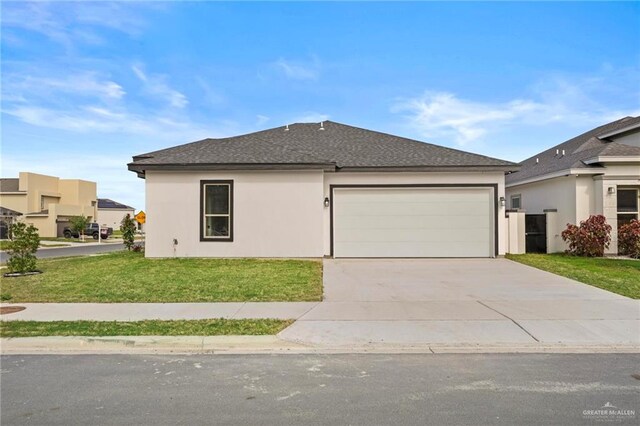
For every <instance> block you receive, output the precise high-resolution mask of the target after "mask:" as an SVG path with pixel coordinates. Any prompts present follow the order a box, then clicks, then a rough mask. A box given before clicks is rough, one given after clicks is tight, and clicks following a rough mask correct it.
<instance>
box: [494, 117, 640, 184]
mask: <svg viewBox="0 0 640 426" xmlns="http://www.w3.org/2000/svg"><path fill="white" fill-rule="evenodd" d="M638 123H640V116H638V117H625V118H622V119H620V120H616V121H613V122H611V123H608V124H605V125H603V126H600V127H596V128H595V129H593V130H589V131H588V132H586V133H583V134H581V135H580V136H576V137H575V138H572V139H569V140H568V141H566V142H563V143H561V144H560V145H556V146H554V147H552V148H549V149H547V150H546V151H542V152H541V153H539V154H536V155H534V156H532V157H530V158H527V159H526V160H524V161H523V162H522V163H521V165H522V167H521V168H520V170H519V171H517V172H514V173H510V174H508V175H507V176H506V178H505V179H506V183H507V184H511V183H517V182H520V181H523V180H527V179H531V178H535V177H538V176H543V175H547V174H549V173H554V172H559V171H562V170H568V169H593V170H597V169H598V168H602V166H601V165H598V164H592V165H589V164H585V163H584V161H586V160H589V159H591V158H594V157H599V156H616V157H625V156H639V155H640V148H639V147H636V146H631V145H625V144H621V143H617V142H610V141H609V140H608V139H605V138H600V135H606V134H609V133H611V132H614V131H616V130H621V129H626V128H627V127H630V126H632V125H634V124H638ZM556 151H559V154H556ZM562 151H564V153H565V154H564V155H562ZM536 159H538V162H537V163H536Z"/></svg>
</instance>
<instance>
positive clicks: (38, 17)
mask: <svg viewBox="0 0 640 426" xmlns="http://www.w3.org/2000/svg"><path fill="white" fill-rule="evenodd" d="M149 7H155V5H152V4H151V2H149V3H147V4H145V2H142V3H135V2H127V3H122V2H80V1H76V2H65V3H64V4H61V3H60V2H56V1H51V2H49V1H32V2H7V3H3V5H2V9H3V10H2V12H3V13H2V18H1V21H2V26H3V30H5V31H6V30H7V29H9V30H12V29H21V30H26V31H31V32H36V33H39V34H42V35H44V36H45V37H47V38H48V39H50V40H52V41H54V42H56V43H58V44H61V45H63V46H64V47H65V48H67V49H68V50H72V49H74V48H75V47H76V45H77V44H79V43H80V44H103V43H104V42H105V39H104V38H103V37H102V36H101V35H100V34H99V32H100V30H104V29H107V30H111V31H118V32H121V33H125V34H129V35H136V34H139V33H140V32H141V30H142V28H144V26H145V22H144V21H143V20H142V19H140V18H139V16H138V14H136V13H135V11H136V10H137V9H140V8H146V9H148V8H149ZM4 38H5V37H4V36H3V39H4ZM9 40H13V42H21V40H22V39H20V38H19V37H18V36H17V35H16V34H10V35H9Z"/></svg>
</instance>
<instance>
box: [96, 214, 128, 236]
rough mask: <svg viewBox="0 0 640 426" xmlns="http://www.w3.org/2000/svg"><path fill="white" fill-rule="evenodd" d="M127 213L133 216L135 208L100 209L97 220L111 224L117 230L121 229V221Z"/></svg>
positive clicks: (102, 223) (104, 223)
mask: <svg viewBox="0 0 640 426" xmlns="http://www.w3.org/2000/svg"><path fill="white" fill-rule="evenodd" d="M127 214H129V215H131V218H133V215H134V214H135V211H134V209H98V219H97V222H98V223H99V224H100V225H104V226H109V227H111V228H113V230H114V231H116V230H118V229H120V223H121V222H122V219H123V218H124V217H125V216H126V215H127Z"/></svg>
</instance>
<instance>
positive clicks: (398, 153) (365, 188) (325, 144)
mask: <svg viewBox="0 0 640 426" xmlns="http://www.w3.org/2000/svg"><path fill="white" fill-rule="evenodd" d="M128 167H129V170H131V171H134V172H136V173H137V174H138V176H139V177H141V178H144V179H145V187H146V208H147V224H146V225H147V228H146V233H147V240H146V249H145V252H146V256H148V257H172V256H179V257H187V256H189V257H311V258H313V257H315V258H317V257H323V256H333V257H495V256H497V255H501V254H504V252H505V237H504V233H505V220H504V216H505V207H504V201H505V198H504V197H505V192H504V191H505V190H504V179H505V173H508V172H513V171H515V170H518V165H517V164H514V163H512V162H509V161H504V160H499V159H495V158H490V157H486V156H483V155H478V154H472V153H469V152H464V151H459V150H456V149H451V148H445V147H441V146H437V145H432V144H429V143H424V142H420V141H416V140H411V139H407V138H402V137H399V136H393V135H389V134H385V133H380V132H375V131H371V130H366V129H362V128H357V127H353V126H348V125H345V124H340V123H336V122H332V121H324V122H322V123H298V124H292V125H287V126H282V127H277V128H274V129H269V130H264V131H260V132H256V133H251V134H246V135H241V136H236V137H229V138H222V139H204V140H201V141H197V142H193V143H189V144H186V145H180V146H176V147H173V148H168V149H163V150H160V151H155V152H150V153H147V154H142V155H137V156H135V157H133V162H131V163H129V164H128Z"/></svg>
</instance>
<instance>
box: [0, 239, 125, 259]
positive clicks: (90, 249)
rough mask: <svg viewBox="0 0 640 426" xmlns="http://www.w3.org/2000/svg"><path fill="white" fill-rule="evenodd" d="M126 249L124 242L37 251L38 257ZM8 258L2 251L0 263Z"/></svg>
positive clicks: (81, 254)
mask: <svg viewBox="0 0 640 426" xmlns="http://www.w3.org/2000/svg"><path fill="white" fill-rule="evenodd" d="M118 250H124V244H117V243H104V244H100V245H93V244H92V245H87V246H75V247H56V248H45V249H40V250H38V251H37V252H36V257H37V258H38V259H46V258H51V257H68V256H86V255H88V254H95V253H107V252H110V251H118ZM7 259H8V256H7V253H6V252H4V251H3V252H0V263H5V262H6V261H7Z"/></svg>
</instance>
